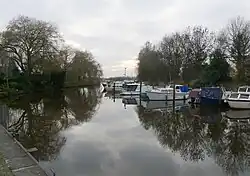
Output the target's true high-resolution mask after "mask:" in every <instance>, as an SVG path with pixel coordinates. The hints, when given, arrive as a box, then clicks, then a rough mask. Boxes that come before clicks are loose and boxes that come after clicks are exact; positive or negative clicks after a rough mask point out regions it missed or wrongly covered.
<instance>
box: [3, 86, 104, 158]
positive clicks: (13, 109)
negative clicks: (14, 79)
mask: <svg viewBox="0 0 250 176" xmlns="http://www.w3.org/2000/svg"><path fill="white" fill-rule="evenodd" d="M3 103H6V104H7V105H8V107H9V111H10V116H12V117H14V119H13V120H12V121H11V123H10V124H9V125H8V126H6V128H8V129H9V131H10V132H11V133H12V134H13V135H14V136H15V137H16V138H17V139H18V140H19V141H20V142H21V143H22V144H23V145H24V146H25V147H26V148H34V147H35V148H37V149H38V151H37V152H35V153H34V156H35V158H36V159H37V160H38V161H50V160H53V159H55V158H56V157H57V156H58V154H59V152H60V149H61V147H62V146H63V145H64V144H65V143H66V138H65V137H64V136H62V135H61V134H60V132H61V131H62V130H65V129H67V128H69V127H71V126H73V125H77V124H80V123H82V122H86V121H89V120H90V119H91V118H92V116H93V114H94V113H95V111H96V110H97V105H98V104H99V103H100V98H99V94H98V92H97V91H96V90H95V89H92V90H91V89H86V88H85V89H83V88H80V89H67V90H65V91H59V92H57V93H56V94H53V95H50V94H49V95H47V94H35V95H29V96H27V95H25V96H21V97H19V98H18V99H12V100H5V101H3Z"/></svg>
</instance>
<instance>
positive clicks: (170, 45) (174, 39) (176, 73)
mask: <svg viewBox="0 0 250 176" xmlns="http://www.w3.org/2000/svg"><path fill="white" fill-rule="evenodd" d="M181 40H182V39H181V36H180V34H179V33H175V34H172V35H170V36H165V37H163V39H162V41H161V43H160V52H161V54H162V57H163V59H164V62H165V64H166V65H167V68H168V73H169V74H168V75H166V76H169V77H170V80H179V79H180V72H181V66H182V60H183V57H184V56H183V54H184V52H183V48H182V47H181V42H182V41H181Z"/></svg>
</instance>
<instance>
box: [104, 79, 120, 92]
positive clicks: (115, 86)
mask: <svg viewBox="0 0 250 176" xmlns="http://www.w3.org/2000/svg"><path fill="white" fill-rule="evenodd" d="M122 86H123V82H122V81H115V82H110V83H108V84H107V86H106V87H105V89H106V91H107V92H121V91H122V90H123V87H122Z"/></svg>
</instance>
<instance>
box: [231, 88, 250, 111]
mask: <svg viewBox="0 0 250 176" xmlns="http://www.w3.org/2000/svg"><path fill="white" fill-rule="evenodd" d="M227 102H228V105H229V106H230V108H233V109H250V92H249V93H247V92H233V93H231V95H230V96H229V98H228V99H227Z"/></svg>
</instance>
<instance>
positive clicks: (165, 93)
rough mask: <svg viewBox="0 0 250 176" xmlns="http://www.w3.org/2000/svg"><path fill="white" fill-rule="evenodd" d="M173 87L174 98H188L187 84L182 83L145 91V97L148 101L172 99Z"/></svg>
mask: <svg viewBox="0 0 250 176" xmlns="http://www.w3.org/2000/svg"><path fill="white" fill-rule="evenodd" d="M174 88H175V100H186V99H188V95H189V90H188V87H187V86H183V85H178V84H177V85H175V87H174V85H169V86H167V87H165V88H155V89H153V90H150V91H146V94H147V97H148V99H149V100H150V101H168V100H173V99H174V92H173V91H174Z"/></svg>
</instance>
